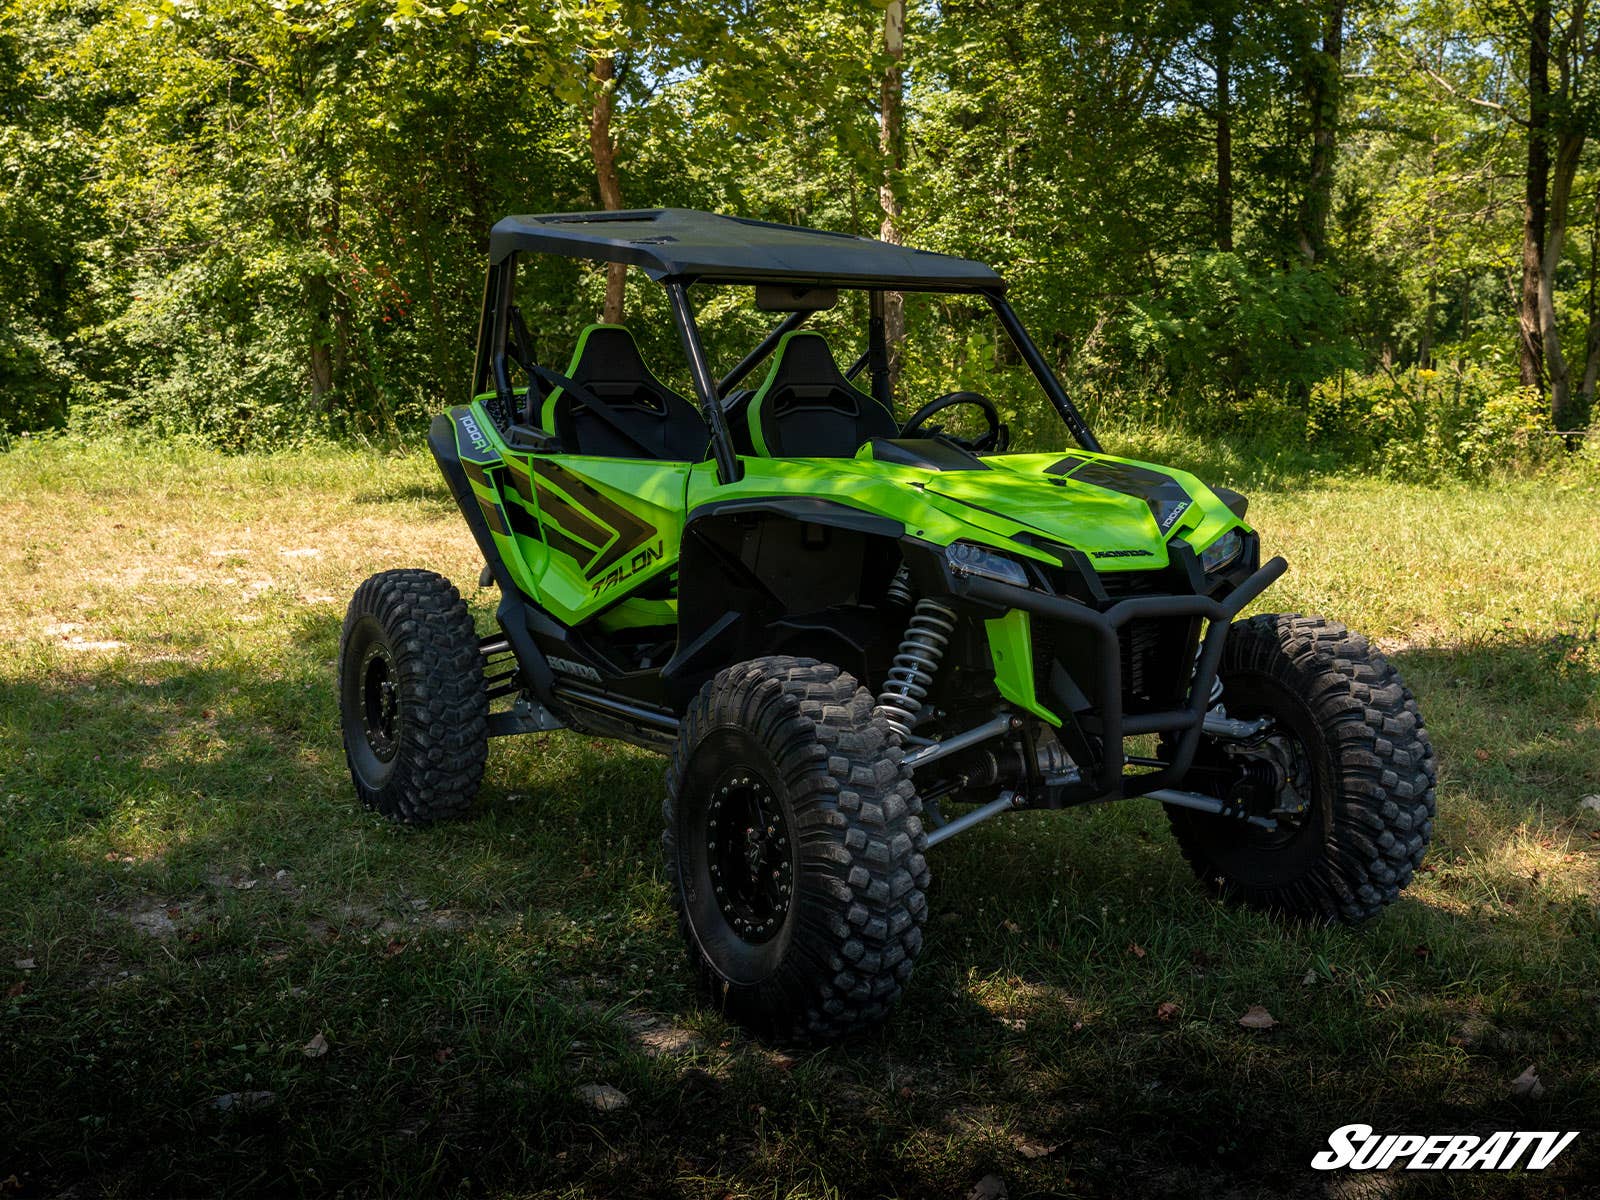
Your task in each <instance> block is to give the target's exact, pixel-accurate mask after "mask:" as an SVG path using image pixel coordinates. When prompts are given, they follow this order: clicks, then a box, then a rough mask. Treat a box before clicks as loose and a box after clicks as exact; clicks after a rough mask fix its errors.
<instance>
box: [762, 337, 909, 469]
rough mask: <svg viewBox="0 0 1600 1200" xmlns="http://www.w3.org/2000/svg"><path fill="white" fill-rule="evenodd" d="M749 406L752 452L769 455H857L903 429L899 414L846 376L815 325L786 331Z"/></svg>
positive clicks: (832, 456)
mask: <svg viewBox="0 0 1600 1200" xmlns="http://www.w3.org/2000/svg"><path fill="white" fill-rule="evenodd" d="M743 407H744V421H743V424H744V426H745V429H746V431H748V433H749V449H750V452H751V453H753V454H757V455H761V456H762V457H765V458H851V457H853V456H854V455H855V452H856V451H857V450H858V449H860V448H861V446H862V445H863V444H864V443H866V442H868V441H870V440H872V439H873V438H892V437H896V436H897V435H898V434H899V433H900V426H899V425H897V424H896V423H895V419H894V415H893V414H892V413H891V412H890V411H889V410H888V409H887V408H885V407H884V406H883V405H882V404H880V403H878V401H877V400H876V399H874V398H873V397H872V396H869V395H868V394H867V393H866V392H863V391H862V390H861V389H860V388H858V387H856V386H855V384H853V383H851V382H850V381H849V380H848V379H846V378H845V377H844V373H843V372H842V371H840V370H839V365H838V364H837V363H836V362H834V360H833V352H832V351H831V350H829V349H828V343H827V340H826V339H825V338H824V337H823V336H822V335H821V334H820V333H814V332H812V331H810V330H795V331H793V332H791V333H786V334H784V335H783V338H782V340H780V341H779V342H778V348H777V350H776V351H775V352H774V353H773V356H772V366H771V368H770V369H769V370H768V371H767V377H766V379H765V380H763V381H762V384H761V386H760V387H759V388H757V389H756V391H755V394H754V395H753V396H751V397H750V400H749V403H748V404H747V405H745V406H743ZM739 441H741V442H743V441H744V439H743V438H740V439H739ZM741 449H743V447H741Z"/></svg>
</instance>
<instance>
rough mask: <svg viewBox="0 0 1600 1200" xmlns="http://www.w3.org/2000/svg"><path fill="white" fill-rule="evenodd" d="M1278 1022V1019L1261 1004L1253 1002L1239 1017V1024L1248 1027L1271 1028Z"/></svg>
mask: <svg viewBox="0 0 1600 1200" xmlns="http://www.w3.org/2000/svg"><path fill="white" fill-rule="evenodd" d="M1277 1023H1278V1022H1277V1019H1276V1018H1275V1017H1273V1015H1272V1014H1271V1013H1269V1012H1268V1011H1267V1010H1266V1009H1264V1008H1262V1007H1261V1005H1259V1004H1252V1005H1251V1006H1250V1007H1249V1008H1247V1009H1245V1010H1244V1016H1242V1017H1240V1018H1239V1024H1241V1025H1243V1026H1244V1027H1245V1028H1246V1029H1271V1028H1272V1027H1273V1026H1274V1025H1276V1024H1277Z"/></svg>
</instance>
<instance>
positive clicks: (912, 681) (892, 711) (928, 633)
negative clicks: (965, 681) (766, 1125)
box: [875, 599, 956, 738]
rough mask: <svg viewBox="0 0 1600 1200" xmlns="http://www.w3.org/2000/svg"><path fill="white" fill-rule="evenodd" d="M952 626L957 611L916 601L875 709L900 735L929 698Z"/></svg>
mask: <svg viewBox="0 0 1600 1200" xmlns="http://www.w3.org/2000/svg"><path fill="white" fill-rule="evenodd" d="M955 628H956V613H955V610H954V609H953V608H951V607H950V606H949V605H948V604H941V603H940V602H939V601H937V600H928V599H923V600H919V601H917V610H916V612H914V613H913V614H912V616H911V622H910V624H909V625H907V626H906V632H905V637H903V638H902V639H901V640H900V653H898V654H896V655H895V656H894V666H892V667H890V668H889V677H888V679H886V680H885V681H884V684H883V690H882V691H881V692H879V693H878V707H877V709H876V710H875V712H876V713H877V715H878V716H880V717H882V718H883V719H884V720H885V721H887V722H888V723H889V728H891V729H893V730H894V731H895V732H896V733H898V734H899V735H900V736H901V737H902V738H903V737H905V736H906V735H908V734H909V733H910V732H911V729H912V727H913V726H914V725H916V723H917V717H918V716H919V715H921V713H922V703H923V701H924V700H926V699H927V698H928V689H929V688H931V687H932V686H933V677H934V676H935V675H936V674H937V673H938V671H939V663H940V662H941V661H942V660H943V659H944V652H945V647H946V646H948V645H949V644H950V635H951V634H952V633H954V632H955Z"/></svg>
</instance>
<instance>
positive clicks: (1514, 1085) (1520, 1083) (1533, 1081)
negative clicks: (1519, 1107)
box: [1511, 1063, 1544, 1100]
mask: <svg viewBox="0 0 1600 1200" xmlns="http://www.w3.org/2000/svg"><path fill="white" fill-rule="evenodd" d="M1511 1094H1512V1095H1513V1096H1516V1097H1519V1098H1522V1097H1526V1098H1527V1099H1529V1100H1537V1099H1538V1098H1539V1097H1540V1096H1542V1095H1544V1084H1542V1083H1540V1082H1539V1076H1538V1075H1536V1074H1535V1073H1534V1070H1533V1064H1532V1063H1529V1064H1528V1069H1527V1070H1526V1071H1524V1072H1523V1073H1522V1074H1521V1075H1518V1076H1517V1077H1516V1078H1515V1079H1513V1080H1512V1081H1511Z"/></svg>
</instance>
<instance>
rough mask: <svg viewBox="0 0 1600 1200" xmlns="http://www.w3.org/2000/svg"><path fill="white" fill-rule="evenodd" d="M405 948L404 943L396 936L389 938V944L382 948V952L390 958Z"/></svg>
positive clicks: (401, 952) (402, 951) (403, 951)
mask: <svg viewBox="0 0 1600 1200" xmlns="http://www.w3.org/2000/svg"><path fill="white" fill-rule="evenodd" d="M405 950H406V944H405V943H404V942H402V941H399V940H398V939H396V938H390V939H389V944H388V945H387V946H385V947H384V948H383V952H384V953H385V954H387V955H388V956H389V957H390V958H393V957H394V956H395V955H397V954H404V953H405Z"/></svg>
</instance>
